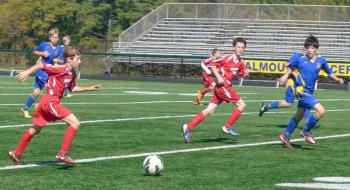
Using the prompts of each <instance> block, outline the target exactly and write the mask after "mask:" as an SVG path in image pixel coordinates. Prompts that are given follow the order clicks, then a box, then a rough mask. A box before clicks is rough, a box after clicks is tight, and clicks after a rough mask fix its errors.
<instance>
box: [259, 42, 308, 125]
mask: <svg viewBox="0 0 350 190" xmlns="http://www.w3.org/2000/svg"><path fill="white" fill-rule="evenodd" d="M305 55H307V51H306V49H305V48H304V49H303V52H302V53H294V54H293V55H292V56H291V57H290V59H289V60H288V64H287V65H286V67H287V73H286V74H284V75H283V76H282V77H281V78H280V79H279V83H280V84H281V85H283V84H284V83H286V95H285V100H284V101H272V102H263V103H262V105H261V107H260V110H259V116H260V117H262V116H263V114H264V113H265V112H267V111H268V110H269V109H279V108H291V107H292V106H293V102H294V100H295V89H294V80H293V79H292V78H291V77H290V73H291V72H298V71H297V70H296V69H295V68H291V65H295V63H296V62H298V60H299V58H300V57H302V56H305ZM286 81H287V82H286ZM310 114H311V113H310V110H309V109H306V110H305V112H304V118H305V122H307V118H309V116H310Z"/></svg>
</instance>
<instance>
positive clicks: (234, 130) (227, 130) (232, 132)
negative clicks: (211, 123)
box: [221, 126, 241, 137]
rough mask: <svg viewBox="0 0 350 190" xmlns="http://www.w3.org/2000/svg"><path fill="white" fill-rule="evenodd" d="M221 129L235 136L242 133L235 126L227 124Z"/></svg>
mask: <svg viewBox="0 0 350 190" xmlns="http://www.w3.org/2000/svg"><path fill="white" fill-rule="evenodd" d="M221 131H222V132H223V133H226V134H229V135H232V136H235V137H239V136H240V135H241V134H239V132H238V131H237V130H236V129H235V128H233V127H231V128H226V127H225V126H223V127H222V128H221Z"/></svg>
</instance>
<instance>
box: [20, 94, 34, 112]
mask: <svg viewBox="0 0 350 190" xmlns="http://www.w3.org/2000/svg"><path fill="white" fill-rule="evenodd" d="M34 102H35V99H34V98H33V96H31V95H30V96H29V97H28V99H27V101H26V104H24V105H23V107H22V108H23V110H24V111H27V110H28V109H29V108H30V106H32V105H33V103H34Z"/></svg>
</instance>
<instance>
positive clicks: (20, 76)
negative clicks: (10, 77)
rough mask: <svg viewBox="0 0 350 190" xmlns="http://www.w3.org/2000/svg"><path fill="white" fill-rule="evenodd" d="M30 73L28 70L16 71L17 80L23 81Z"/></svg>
mask: <svg viewBox="0 0 350 190" xmlns="http://www.w3.org/2000/svg"><path fill="white" fill-rule="evenodd" d="M29 75H30V73H29V72H28V71H22V72H18V73H17V75H16V78H17V80H20V81H25V80H27V79H28V77H29Z"/></svg>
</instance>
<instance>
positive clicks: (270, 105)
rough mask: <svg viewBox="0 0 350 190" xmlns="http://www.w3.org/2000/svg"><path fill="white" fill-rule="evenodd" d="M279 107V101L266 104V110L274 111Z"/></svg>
mask: <svg viewBox="0 0 350 190" xmlns="http://www.w3.org/2000/svg"><path fill="white" fill-rule="evenodd" d="M279 107H280V102H279V101H273V102H271V103H268V104H267V109H276V108H279Z"/></svg>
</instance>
